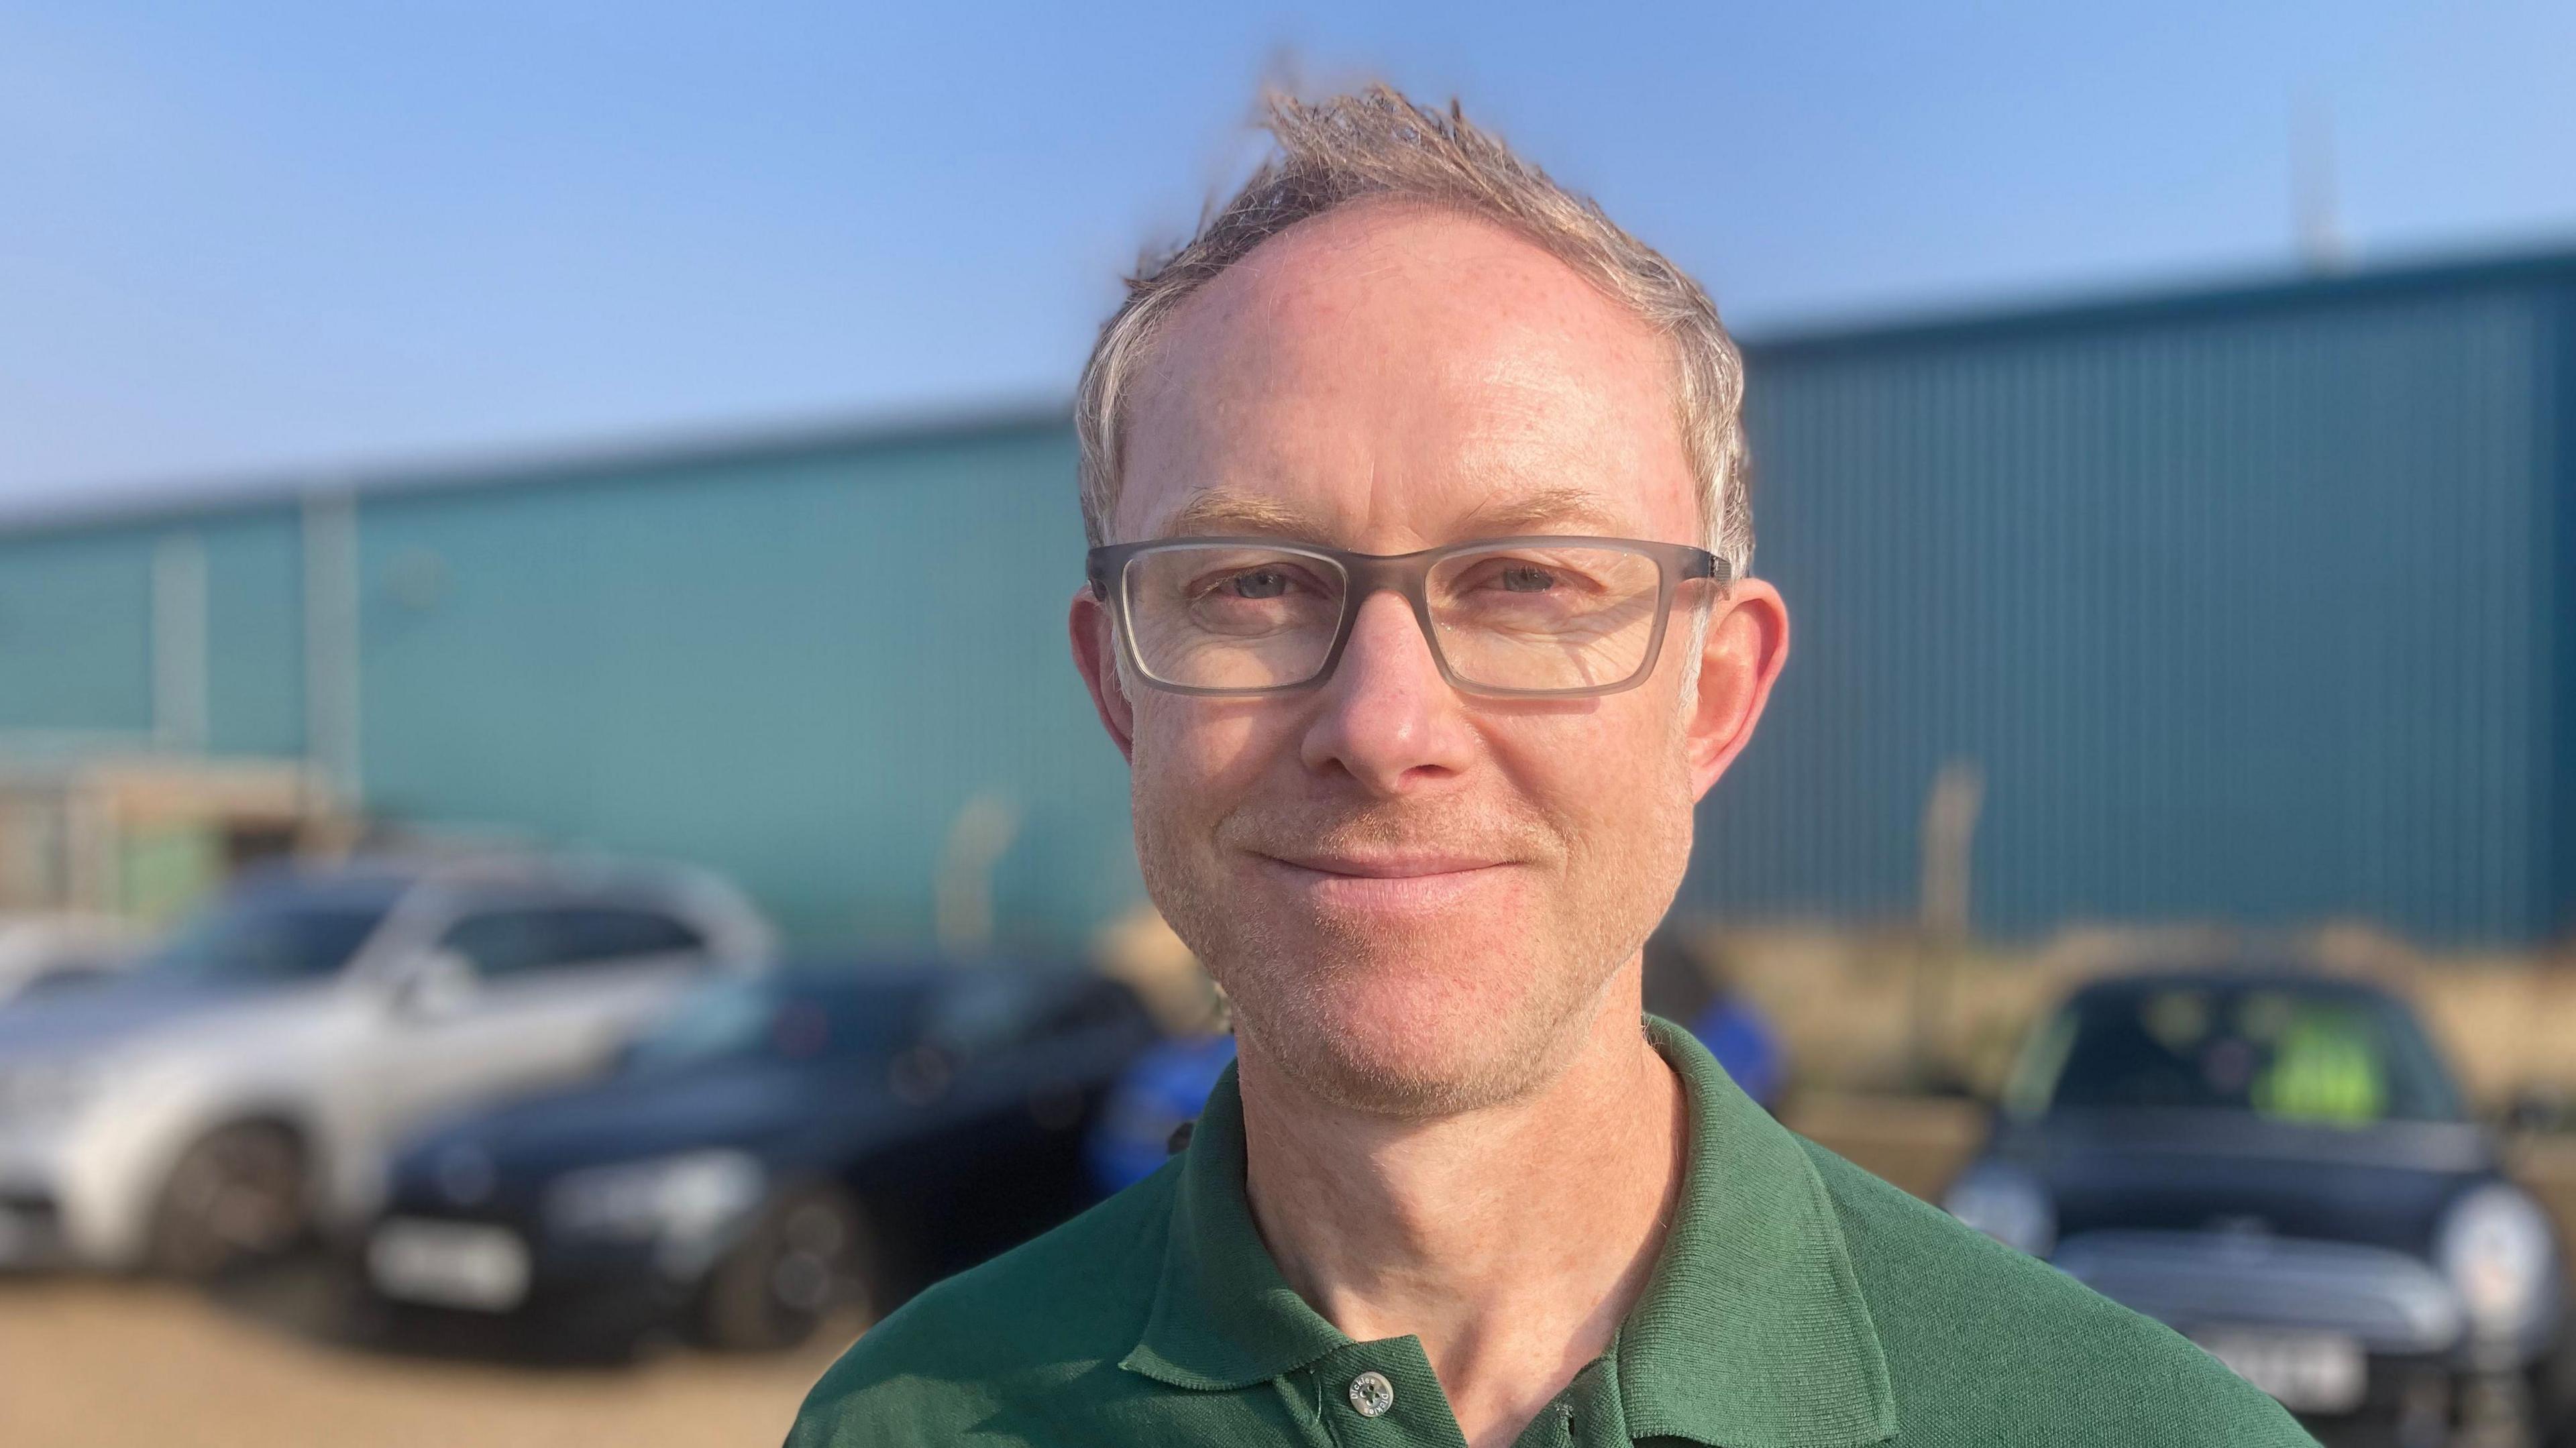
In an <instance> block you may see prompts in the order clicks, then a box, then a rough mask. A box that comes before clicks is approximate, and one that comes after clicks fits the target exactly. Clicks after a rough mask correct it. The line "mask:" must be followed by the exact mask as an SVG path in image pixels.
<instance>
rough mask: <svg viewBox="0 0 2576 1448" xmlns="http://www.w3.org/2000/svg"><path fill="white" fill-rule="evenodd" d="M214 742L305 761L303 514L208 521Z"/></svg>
mask: <svg viewBox="0 0 2576 1448" xmlns="http://www.w3.org/2000/svg"><path fill="white" fill-rule="evenodd" d="M191 531H192V532H194V533H195V535H196V536H197V537H198V538H199V539H201V540H202V542H203V544H204V547H205V551H206V639H207V667H206V694H207V710H206V712H207V726H208V733H207V740H208V747H209V748H210V749H211V750H212V751H213V752H214V753H217V754H236V755H259V756H263V757H266V758H272V759H291V758H294V757H296V756H297V755H300V754H302V753H303V752H304V544H303V538H302V534H301V522H300V520H299V519H298V517H297V516H296V512H295V510H294V509H293V508H287V507H274V508H262V509H259V510H257V511H254V512H247V513H237V514H228V515H222V516H217V517H213V518H209V519H207V520H206V521H205V522H204V523H203V524H201V525H200V526H198V527H196V528H195V529H193V530H191Z"/></svg>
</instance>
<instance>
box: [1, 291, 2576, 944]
mask: <svg viewBox="0 0 2576 1448" xmlns="http://www.w3.org/2000/svg"><path fill="white" fill-rule="evenodd" d="M1748 351H1749V354H1750V359H1751V377H1752V385H1751V395H1750V400H1749V404H1748V406H1749V413H1750V423H1751V427H1752V431H1753V435H1754V440H1755V446H1756V457H1757V464H1758V467H1759V469H1760V474H1761V482H1760V485H1759V490H1758V493H1757V498H1756V512H1757V518H1758V520H1759V524H1760V529H1761V537H1762V542H1761V550H1760V554H1759V558H1758V560H1757V570H1758V571H1759V572H1761V573H1763V574H1764V575H1766V576H1768V577H1770V578H1771V579H1773V580H1774V581H1775V582H1777V583H1778V584H1779V586H1780V587H1781V588H1782V590H1783V591H1784V592H1785V593H1786V595H1787V596H1788V599H1789V601H1790V606H1791V610H1792V615H1793V620H1794V623H1795V625H1796V656H1795V658H1794V659H1793V661H1792V664H1791V668H1790V671H1789V674H1788V675H1787V677H1786V679H1785V680H1784V682H1783V684H1782V686H1781V688H1780V690H1779V693H1778V695H1777V697H1776V699H1775V702H1774V705H1773V713H1772V715H1771V717H1770V718H1769V719H1768V721H1767V722H1766V723H1765V725H1764V727H1763V730H1762V734H1761V736H1760V737H1759V738H1758V739H1757V740H1756V742H1755V744H1754V747H1753V748H1752V750H1751V751H1750V752H1749V753H1748V754H1747V755H1746V756H1745V758H1744V760H1743V761H1742V763H1741V764H1740V765H1739V766H1738V768H1737V770H1736V771H1735V773H1734V774H1733V775H1732V776H1730V777H1729V778H1728V779H1727V780H1726V781H1725V782H1723V783H1722V784H1721V785H1720V786H1719V787H1718V789H1717V790H1716V791H1715V793H1714V794H1713V795H1712V797H1711V799H1710V802H1709V803H1708V804H1707V805H1706V806H1705V807H1704V809H1703V814H1702V842H1701V848H1700V854H1699V858H1698V861H1697V863H1696V865H1695V868H1694V872H1693V879H1692V882H1691V883H1690V885H1689V886H1688V887H1686V890H1685V899H1686V901H1688V902H1689V903H1691V904H1693V905H1695V906H1698V907H1700V908H1704V909H1711V910H1717V911H1722V912H1724V913H1727V914H1731V915H1734V916H1737V917H1750V916H1779V915H1812V916H1822V917H1830V918H1842V919H1863V920H1866V919H1876V918H1883V917H1890V916H1902V915H1909V914H1911V913H1912V912H1913V910H1914V908H1915V904H1916V900H1915V896H1916V890H1917V879H1918V874H1919V868H1920V861H1919V853H1918V850H1919V833H1920V822H1921V817H1922V813H1923V808H1924V798H1925V793H1926V791H1927V789H1928V788H1929V787H1930V784H1931V781H1932V779H1933V778H1934V776H1935V774H1936V773H1937V772H1938V771H1939V770H1940V769H1941V767H1942V766H1943V765H1944V764H1945V763H1947V762H1950V761H1969V762H1972V763H1973V764H1974V765H1975V766H1976V767H1977V769H1978V770H1979V771H1980V772H1981V774H1982V776H1983V780H1984V796H1983V798H1984V804H1983V810H1982V815H1981V819H1980V823H1979V826H1978V830H1977V834H1976V837H1975V847H1974V852H1973V863H1974V871H1973V881H1974V893H1973V899H1974V906H1975V910H1974V915H1975V920H1976V922H1977V924H1978V925H1979V926H1980V927H1981V928H1983V929H1987V930H1990V931H1995V932H2000V933H2004V934H2025V933H2029V932H2033V931H2037V930H2041V929H2045V928H2047V927H2049V926H2051V925H2053V924H2056V923H2059V922H2062V921H2066V920H2070V919H2105V920H2132V921H2163V920H2174V919H2226V920H2236V921H2243V922H2250V923H2277V924H2292V923H2300V922H2307V921H2313V920H2318V919H2322V918H2328V917H2358V918H2366V919H2373V920H2377V921H2380V922H2383V923H2385V924H2387V925H2390V926H2392V927H2394V928H2396V929H2399V930H2401V931H2404V932H2407V933H2409V934H2412V935H2415V936H2417V937H2419V938H2422V939H2425V940H2428V941H2436V942H2494V943H2528V942H2535V941H2540V940H2544V939H2548V938H2551V937H2553V936H2556V935H2558V934H2560V933H2561V932H2563V931H2564V930H2565V929H2566V928H2567V926H2568V924H2569V923H2570V921H2569V915H2570V903H2571V899H2576V767H2571V766H2576V698H2571V689H2576V628H2570V627H2567V626H2565V625H2564V624H2563V623H2562V620H2564V619H2566V618H2567V616H2568V612H2569V608H2570V605H2571V599H2570V597H2569V590H2570V588H2571V587H2572V586H2576V508H2571V506H2570V502H2571V499H2576V254H2567V255H2551V256H2540V257H2526V258H2520V259H2513V260H2505V261H2496V262H2489V263H2483V264H2477V265H2461V266H2448V267H2438V268H2421V269H2413V270H2407V271H2390V272H2382V273H2375V274H2361V275H2352V276H2343V277H2332V278H2321V279H2308V280H2300V281H2295V282H2289V283H2284V284H2280V285H2273V286H2265V287H2256V288H2243V289H2233V290H2224V291H2206V292H2195V293H2189V294H2179V295H2173V296H2167V297H2160V298H2153V299H2146V300H2136V301H2126V302H2119V303H2112V304H2096V305H2071V306H2063V307H2054V308H2047V309H2037V310H2029V311H2021V312H2014V313H2009V314H1999V315H1987V316H1979V317H1970V318H1961V319H1957V320H1952V321H1942V322H1936V323H1925V324H1908V325H1901V326H1890V327H1879V328H1867V329H1854V330H1848V331H1840V332H1836V333H1832V334H1817V335H1809V336H1800V337H1782V338H1775V339H1770V340H1768V341H1757V342H1756V343H1754V344H1753V345H1752V346H1750V347H1749V349H1748ZM1072 475H1073V441H1072V436H1071V430H1070V427H1069V425H1067V424H1066V422H1065V421H1064V420H1063V418H1062V417H1061V416H1056V415H1043V416H1030V417H1018V418H998V419H981V420H973V421H968V422H962V423H959V424H956V425H953V426H921V427H910V428H903V429H891V430H889V429H876V428H855V429H849V430H844V431H838V432H818V433H814V434H810V435H804V436H792V437H789V436H779V437H769V438H763V439H757V440H752V441H747V442H740V443H731V444H727V443H710V444H706V445H702V446H696V447H691V448H685V449H666V450H660V451H654V452H646V453H637V454H632V455H623V456H601V457H595V458H586V459H579V460H573V461H564V462H537V463H528V464H524V465H513V466H501V467H493V468H489V469H481V470H466V471H449V472H442V473H438V474H434V475H432V474H422V475H405V474H400V473H387V474H384V475H381V476H374V477H363V478H357V479H353V480H334V481H333V482H332V483H331V484H329V485H328V486H321V487H304V486H292V487H278V488H275V489H271V490H268V491H266V492H264V493H257V492H254V493H242V492H236V493H234V494H233V495H231V496H229V497H225V498H220V499H212V500H209V499H205V498H202V497H200V498H199V499H198V500H196V501H191V502H187V503H176V504H172V505H169V506H167V507H160V508H150V509H140V508H136V509H127V510H124V511H122V512H119V513H117V514H114V515H97V516H78V515H60V516H54V517H39V518H32V519H24V520H21V521H19V522H17V523H15V524H11V525H8V526H7V527H6V528H5V529H0V751H6V750H8V749H10V748H11V747H12V746H18V747H32V746H41V747H44V748H55V749H58V748H63V747H86V746H92V745H117V744H137V743H142V744H157V745H160V746H166V747H173V748H180V749H192V748H199V747H202V748H204V749H206V750H208V751H210V752H213V753H216V754H250V755H264V756H306V757H310V758H312V759H313V760H315V762H316V763H317V764H319V765H321V766H322V767H324V768H325V769H327V770H329V771H331V772H333V773H335V774H337V775H339V776H340V777H342V778H344V779H347V780H350V781H352V782H354V783H355V784H356V786H357V787H358V789H359V791H360V793H361V795H362V797H363V799H364V801H365V802H366V804H367V805H368V806H369V807H370V808H372V809H374V810H376V811H379V812H382V813H385V814H388V815H391V816H393V817H396V818H400V819H407V820H415V821H422V822H431V823H458V824H471V825H495V824H497V825H505V826H511V827H515V828H518V829H521V830H524V831H526V832H527V833H528V834H530V835H532V836H534V837H537V838H540V839H545V840H553V841H561V842H570V843H580V844H587V845H593V846H599V847H605V848H610V849H615V850H619V851H626V852H638V853H646V854H654V855H665V856H678V857H684V858H690V859H696V860H700V861H703V862H705V863H708V864H710V865H713V866H715V867H717V868H720V869H723V870H726V871H728V872H730V873H731V874H733V875H734V876H736V877H737V878H739V879H740V880H742V881H743V882H744V883H745V884H746V885H747V886H749V887H750V888H751V889H752V890H753V891H754V892H755V893H756V894H757V895H759V896H760V897H761V898H762V899H763V900H764V901H765V902H766V903H767V904H769V905H770V906H771V907H772V908H773V909H774V910H775V911H776V912H777V913H778V914H779V916H780V918H781V919H782V921H783V922H784V923H785V924H786V925H787V926H788V928H789V929H790V930H791V931H792V932H794V933H795V934H797V935H800V936H802V937H805V938H807V939H809V940H814V941H826V940H898V939H900V940H919V939H926V938H928V937H929V936H930V935H931V933H932V925H933V913H934V909H935V906H934V893H935V882H936V880H937V878H938V874H939V862H940V858H941V855H942V852H943V850H944V849H947V848H949V847H950V846H951V844H952V843H953V842H954V841H955V840H956V838H957V830H958V822H959V820H960V818H961V816H966V817H973V818H981V819H984V820H986V821H987V822H988V823H989V822H990V820H991V819H993V818H996V817H998V818H1002V819H1006V820H1007V821H1008V822H1009V826H1008V828H1007V829H1005V830H1002V831H1000V832H998V833H993V832H989V831H988V836H989V839H990V840H995V841H998V840H1001V839H1004V838H1006V839H1007V843H1006V845H1005V846H1004V847H1003V848H1002V849H1001V853H1000V855H999V857H998V860H997V861H996V862H995V864H994V866H993V868H992V870H991V872H990V873H991V881H992V891H991V908H992V914H993V917H994V920H995V922H996V927H997V931H996V933H997V935H998V937H999V938H1000V939H1002V940H1004V941H1006V942H1019V943H1026V944H1030V945H1035V946H1044V947H1070V946H1074V945H1076V944H1078V943H1079V942H1080V941H1081V940H1083V939H1084V938H1085V937H1086V936H1087V935H1088V934H1089V932H1090V931H1091V930H1092V929H1094V928H1095V927H1096V926H1097V925H1098V924H1099V923H1100V922H1101V921H1103V920H1104V919H1105V918H1107V917H1109V916H1111V915H1113V914H1116V913H1118V912H1120V911H1122V910H1124V909H1126V908H1128V907H1129V906H1131V905H1133V904H1134V903H1135V902H1136V901H1137V900H1138V899H1139V897H1140V891H1139V889H1138V886H1137V883H1136V877H1135V867H1134V864H1133V860H1132V856H1131V854H1130V850H1129V844H1128V833H1127V820H1126V812H1125V797H1126V794H1125V776H1124V773H1123V771H1122V768H1121V766H1120V764H1119V762H1118V759H1117V756H1116V754H1115V752H1114V751H1113V750H1112V749H1111V748H1110V746H1109V745H1108V743H1107V742H1106V741H1105V740H1104V739H1103V738H1102V737H1101V736H1100V734H1099V730H1098V728H1097V726H1096V725H1095V724H1094V722H1093V721H1092V719H1091V717H1090V711H1089V706H1088V703H1087V702H1086V701H1085V699H1084V698H1083V695H1082V691H1081V688H1080V685H1079V683H1078V681H1077V680H1076V678H1075V676H1074V674H1073V671H1072V668H1071V665H1070V664H1069V663H1068V662H1067V660H1066V658H1065V656H1064V648H1063V643H1062V619H1063V610H1064V604H1065V601H1066V598H1067V597H1068V596H1069V594H1070V591H1071V589H1072V588H1073V586H1074V585H1075V583H1076V581H1077V580H1078V578H1079V576H1080V549H1081V529H1080V525H1079V522H1078V519H1077V516H1076V513H1075V510H1074V504H1073V493H1072Z"/></svg>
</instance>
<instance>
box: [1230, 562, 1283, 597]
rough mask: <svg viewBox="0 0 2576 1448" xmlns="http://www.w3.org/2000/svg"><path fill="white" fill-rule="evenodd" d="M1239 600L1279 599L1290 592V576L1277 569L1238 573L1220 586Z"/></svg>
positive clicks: (1259, 569)
mask: <svg viewBox="0 0 2576 1448" xmlns="http://www.w3.org/2000/svg"><path fill="white" fill-rule="evenodd" d="M1219 586H1220V587H1222V588H1223V589H1224V590H1225V591H1226V592H1228V593H1231V594H1233V595H1234V596H1235V597H1237V598H1277V597H1279V596H1280V595H1281V594H1283V593H1286V592H1287V591H1288V575H1287V574H1286V573H1284V572H1282V571H1281V570H1279V569H1276V568H1258V569H1253V570H1251V571H1250V572H1246V573H1238V574H1236V575H1234V576H1233V577H1232V578H1229V579H1227V580H1226V581H1225V582H1224V583H1223V584H1221V585H1219Z"/></svg>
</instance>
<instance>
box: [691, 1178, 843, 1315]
mask: <svg viewBox="0 0 2576 1448" xmlns="http://www.w3.org/2000/svg"><path fill="white" fill-rule="evenodd" d="M882 1263H883V1256H882V1251H881V1247H880V1244H879V1240H878V1237H877V1233H876V1231H875V1228H874V1225H873V1224H872V1223H871V1222H870V1220H869V1218H868V1214H867V1212H866V1211H865V1210H864V1209H863V1208H861V1207H860V1205H859V1203H858V1201H857V1200H856V1199H855V1198H853V1197H852V1196H851V1195H850V1194H849V1193H848V1192H845V1191H843V1190H841V1189H840V1188H838V1187H830V1186H810V1187H802V1188H799V1189H797V1190H795V1191H791V1192H788V1193H787V1194H785V1195H783V1196H781V1197H780V1198H779V1199H778V1200H777V1201H775V1202H772V1203H771V1204H770V1205H769V1208H768V1210H766V1211H765V1212H763V1213H762V1214H761V1219H760V1222H759V1223H758V1225H756V1226H754V1227H753V1228H752V1230H751V1232H750V1234H749V1235H748V1236H746V1237H744V1239H743V1240H742V1242H741V1243H740V1244H739V1245H737V1246H736V1247H735V1248H734V1249H733V1251H731V1252H729V1253H727V1254H726V1255H725V1256H724V1257H723V1258H722V1259H721V1260H719V1261H718V1262H717V1263H716V1265H715V1267H714V1269H713V1270H712V1271H710V1272H709V1273H708V1275H707V1282H706V1287H705V1291H704V1294H703V1297H702V1299H701V1310H700V1327H701V1330H702V1331H703V1332H704V1334H705V1336H706V1338H707V1341H708V1342H709V1343H710V1344H711V1345H713V1346H716V1347H721V1348H728V1349H733V1350H737V1351H769V1350H774V1349H779V1348H788V1347H794V1346H795V1345H797V1344H798V1343H801V1342H803V1341H805V1340H806V1339H807V1338H809V1337H811V1336H813V1335H814V1331H815V1329H817V1328H818V1327H820V1326H822V1324H823V1321H824V1319H825V1318H827V1317H829V1316H831V1315H832V1314H833V1313H834V1312H835V1311H837V1310H839V1309H841V1308H843V1307H847V1306H857V1307H859V1308H860V1309H862V1310H864V1311H866V1312H868V1313H869V1314H870V1315H871V1316H873V1315H874V1313H875V1312H876V1311H877V1310H879V1308H880V1307H881V1306H882V1303H883V1291H884V1285H883V1284H884V1275H883V1266H882Z"/></svg>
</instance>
